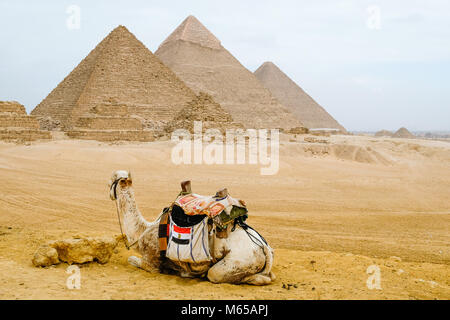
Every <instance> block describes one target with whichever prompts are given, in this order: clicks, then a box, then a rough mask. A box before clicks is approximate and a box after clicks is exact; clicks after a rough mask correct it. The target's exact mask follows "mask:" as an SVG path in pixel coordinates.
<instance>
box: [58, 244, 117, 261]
mask: <svg viewBox="0 0 450 320" xmlns="http://www.w3.org/2000/svg"><path fill="white" fill-rule="evenodd" d="M49 245H50V246H51V247H53V248H55V249H56V250H57V251H58V256H59V260H61V261H64V262H67V263H69V264H71V263H85V262H92V261H97V262H99V263H101V264H104V263H107V262H108V261H109V259H110V258H111V255H112V254H113V251H114V249H115V247H116V246H117V240H116V239H115V238H85V239H69V240H57V241H53V242H51V243H50V244H49Z"/></svg>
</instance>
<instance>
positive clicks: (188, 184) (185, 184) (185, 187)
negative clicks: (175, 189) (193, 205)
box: [181, 180, 192, 193]
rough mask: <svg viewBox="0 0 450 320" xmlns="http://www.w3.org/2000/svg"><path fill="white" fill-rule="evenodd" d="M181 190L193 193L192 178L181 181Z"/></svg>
mask: <svg viewBox="0 0 450 320" xmlns="http://www.w3.org/2000/svg"><path fill="white" fill-rule="evenodd" d="M181 191H183V192H186V193H192V189H191V181H190V180H186V181H182V182H181Z"/></svg>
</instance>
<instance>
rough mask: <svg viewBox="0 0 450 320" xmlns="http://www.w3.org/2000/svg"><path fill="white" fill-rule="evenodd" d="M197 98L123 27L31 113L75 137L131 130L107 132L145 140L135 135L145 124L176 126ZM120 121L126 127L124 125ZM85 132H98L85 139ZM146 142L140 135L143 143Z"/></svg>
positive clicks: (91, 54)
mask: <svg viewBox="0 0 450 320" xmlns="http://www.w3.org/2000/svg"><path fill="white" fill-rule="evenodd" d="M195 97H196V95H195V93H194V92H193V91H192V90H191V89H189V88H188V87H187V86H186V85H185V84H184V83H183V82H182V81H181V80H180V79H179V78H178V77H177V76H176V75H175V74H174V73H173V72H172V71H171V70H170V69H169V68H168V67H166V66H165V65H164V64H163V63H162V62H161V61H160V60H159V59H158V58H157V57H155V56H154V55H153V54H152V52H151V51H150V50H149V49H147V48H146V47H145V46H144V45H143V44H142V42H140V41H139V40H138V39H136V37H135V36H134V35H133V34H132V33H131V32H129V31H128V29H127V28H125V27H124V26H119V27H117V28H115V29H114V30H113V31H112V32H111V33H110V34H109V35H108V36H107V37H106V38H104V39H103V40H102V41H101V42H100V43H99V44H98V45H97V46H96V47H95V48H94V49H93V50H92V51H91V52H90V53H89V55H88V56H87V57H86V58H85V59H84V60H83V61H81V63H80V64H79V65H78V66H77V67H76V68H75V69H74V70H73V71H72V72H71V73H70V74H69V75H68V76H67V77H66V78H65V79H64V80H63V81H62V82H61V83H60V84H59V85H58V86H57V87H56V88H55V89H54V90H53V91H52V92H51V93H50V94H49V95H48V96H47V97H46V98H45V99H44V100H43V101H42V102H41V103H40V104H39V105H38V106H37V107H36V108H35V109H34V110H33V112H32V114H33V115H35V116H37V117H40V118H49V117H50V118H52V119H54V120H55V121H59V122H60V123H61V128H62V129H63V130H64V131H71V130H75V131H76V134H73V135H72V136H73V137H83V136H92V135H95V134H101V133H100V131H101V130H119V129H120V130H127V131H130V132H128V133H126V134H125V133H123V132H121V133H120V134H119V133H118V134H111V133H108V138H107V139H111V140H114V139H115V138H114V137H115V136H121V137H124V136H127V135H128V136H130V137H136V136H139V135H141V133H136V132H131V131H133V130H134V131H142V130H143V123H144V122H145V123H153V122H158V121H159V122H168V121H171V120H172V119H173V116H174V115H175V114H176V113H177V112H178V111H179V110H181V108H183V107H184V106H185V104H186V103H187V102H189V101H191V100H193V99H194V98H195ZM99 110H101V111H100V112H99ZM136 119H139V120H140V121H137V120H136ZM121 121H122V122H123V124H124V125H123V127H121V126H120V125H119V123H120V122H121ZM146 129H149V130H150V129H152V128H146ZM80 130H91V131H92V130H94V131H96V133H94V132H90V133H89V134H82V133H81V132H80ZM103 135H104V136H106V134H103ZM145 136H148V134H145ZM133 139H134V138H133ZM145 139H146V138H145V137H142V135H141V138H139V139H138V140H145Z"/></svg>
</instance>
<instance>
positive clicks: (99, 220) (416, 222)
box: [0, 135, 450, 299]
mask: <svg viewBox="0 0 450 320" xmlns="http://www.w3.org/2000/svg"><path fill="white" fill-rule="evenodd" d="M304 138H305V136H300V135H298V136H297V137H294V136H282V142H281V147H280V161H281V164H280V171H279V173H278V174H277V175H274V176H261V175H260V174H259V166H255V165H234V166H227V165H212V166H208V165H192V166H183V165H180V166H176V165H174V164H172V162H171V161H170V150H171V146H172V144H171V142H169V141H159V142H148V143H136V144H114V145H108V144H105V143H99V142H94V141H78V140H59V141H47V142H36V143H32V144H31V145H14V144H7V143H0V176H1V178H2V179H1V180H2V188H0V275H1V276H0V299H240V298H245V299H449V298H450V266H449V265H450V250H449V249H450V234H449V230H450V203H449V201H448V195H449V194H450V170H449V169H450V144H449V143H447V142H439V141H427V140H419V139H417V140H414V141H411V140H405V139H393V138H374V137H360V136H331V137H327V138H324V139H327V143H323V142H320V143H309V142H304ZM309 141H313V140H311V139H309ZM342 146H343V147H342ZM310 147H317V148H319V147H328V148H331V149H330V150H331V151H330V152H316V153H312V152H305V148H310ZM335 149H337V150H340V151H339V152H336V151H335ZM358 150H366V151H367V153H368V154H369V155H370V157H367V156H365V157H360V156H358ZM359 153H360V152H359ZM374 154H378V155H380V156H381V157H382V159H384V160H385V161H372V160H373V159H376V156H374ZM367 159H372V160H371V161H369V160H367ZM117 169H126V170H131V171H132V173H133V178H134V187H135V192H136V198H137V202H138V205H139V207H140V209H141V211H142V213H143V214H144V216H145V217H146V218H147V219H149V220H151V219H155V218H156V216H157V215H158V213H159V212H160V210H161V208H163V207H164V206H166V205H167V204H169V203H170V202H171V201H172V200H173V198H174V197H175V196H176V194H177V192H178V191H179V182H180V181H181V180H185V179H191V180H192V183H193V190H194V191H195V192H198V193H200V194H212V193H214V192H215V191H217V190H218V189H220V188H222V187H227V188H228V190H229V192H230V194H231V195H233V196H236V197H239V198H241V199H244V200H245V201H246V203H247V205H248V208H249V211H250V212H249V213H250V218H249V220H248V223H249V224H250V225H252V226H253V227H255V228H256V229H257V230H258V231H260V232H261V233H262V234H263V235H264V236H265V237H266V239H267V240H268V241H269V243H270V244H271V245H272V246H273V247H274V249H275V263H274V268H273V271H274V272H275V274H276V275H277V280H276V281H275V282H274V283H273V284H271V285H269V286H265V287H253V286H249V285H239V286H238V285H228V284H220V285H214V284H211V283H209V282H207V281H204V280H200V279H182V278H179V277H176V276H169V275H161V274H150V273H148V272H145V271H142V270H137V269H135V268H134V267H132V266H130V265H128V264H127V262H126V261H127V258H128V256H129V255H131V254H135V253H134V252H132V251H130V252H128V251H127V250H126V249H125V247H124V246H123V244H121V245H120V246H119V249H118V251H117V253H116V254H114V255H113V256H112V258H111V261H110V262H109V263H107V264H104V265H100V264H97V263H90V264H85V265H82V266H81V277H82V278H81V289H80V290H69V289H67V287H66V279H67V277H68V276H69V275H68V274H66V268H67V266H68V265H67V264H60V265H57V266H55V267H50V268H46V269H42V268H35V267H33V266H32V263H31V259H32V256H33V253H34V251H35V250H36V249H37V248H38V247H39V246H40V245H41V244H43V243H45V242H46V241H50V240H56V239H63V238H71V237H74V236H112V235H116V234H118V233H119V226H118V224H117V220H116V219H117V218H116V212H115V207H114V203H113V202H111V201H110V200H109V197H108V187H107V182H108V179H109V177H110V175H111V173H112V171H114V170H117ZM395 257H399V258H400V259H398V258H395ZM400 260H401V261H400ZM371 265H377V266H378V267H379V268H380V271H381V288H382V289H381V290H370V289H369V288H368V287H367V285H366V281H367V278H368V277H369V275H368V274H367V273H366V270H367V268H368V267H369V266H371ZM283 284H285V285H286V284H295V285H296V288H295V287H294V286H291V287H290V289H289V290H287V289H284V288H283Z"/></svg>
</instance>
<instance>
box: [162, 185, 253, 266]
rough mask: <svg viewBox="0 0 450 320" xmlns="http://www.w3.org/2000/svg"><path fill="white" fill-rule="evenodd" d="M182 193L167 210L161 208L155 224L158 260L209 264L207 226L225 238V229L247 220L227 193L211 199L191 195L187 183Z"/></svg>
mask: <svg viewBox="0 0 450 320" xmlns="http://www.w3.org/2000/svg"><path fill="white" fill-rule="evenodd" d="M181 188H182V191H181V192H180V193H179V195H178V196H177V198H176V199H175V201H174V202H173V203H172V205H171V206H170V207H167V208H164V210H163V213H162V215H161V219H160V224H159V249H160V255H161V258H168V259H170V260H172V261H178V262H187V263H202V262H209V261H211V260H212V257H211V254H210V252H209V241H208V239H209V238H208V233H209V232H208V225H211V224H213V223H214V224H215V225H216V231H217V235H218V236H219V237H222V238H223V237H226V235H227V232H226V229H227V226H228V225H229V224H230V223H232V222H233V221H235V220H236V219H238V218H244V219H245V218H246V217H247V212H248V210H247V208H246V206H245V203H244V202H243V201H242V200H238V199H235V198H232V197H231V196H230V195H229V194H228V191H227V189H222V190H219V191H218V192H217V193H216V194H215V195H214V196H202V195H198V194H195V193H192V190H191V183H190V181H184V182H182V183H181Z"/></svg>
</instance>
